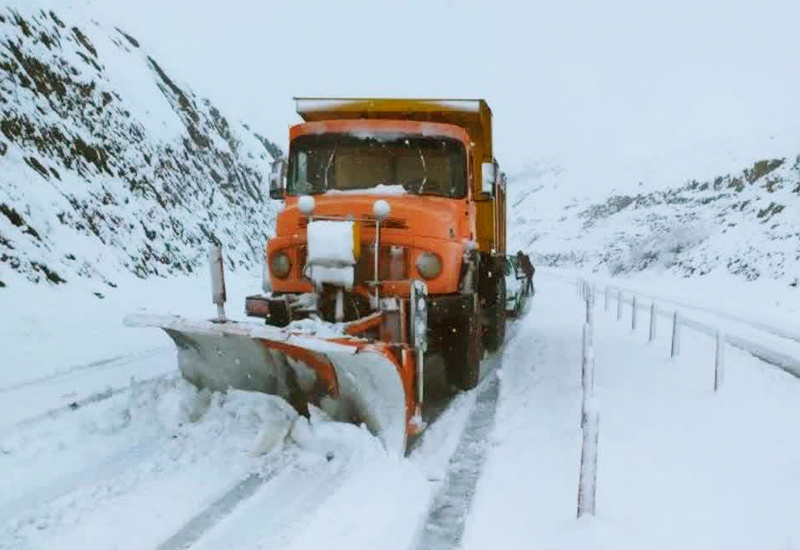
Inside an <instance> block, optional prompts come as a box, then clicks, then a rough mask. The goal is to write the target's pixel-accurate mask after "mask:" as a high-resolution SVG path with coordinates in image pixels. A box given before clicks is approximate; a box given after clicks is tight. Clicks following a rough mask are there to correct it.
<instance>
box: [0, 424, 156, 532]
mask: <svg viewBox="0 0 800 550" xmlns="http://www.w3.org/2000/svg"><path fill="white" fill-rule="evenodd" d="M161 444H162V440H161V439H160V438H158V437H151V438H148V439H145V440H144V441H141V442H140V443H138V444H136V445H133V446H131V447H128V448H126V449H122V450H120V451H118V452H116V453H114V454H113V455H111V456H109V457H107V458H106V459H105V460H102V461H99V462H95V463H92V464H89V465H87V466H86V467H85V468H83V469H81V470H79V471H77V472H72V473H70V474H67V475H63V476H61V477H59V478H57V479H55V480H53V481H51V482H50V483H47V484H46V485H43V486H39V487H34V488H31V490H30V491H28V492H27V493H26V494H25V496H24V497H21V498H18V499H15V500H12V501H9V502H6V503H0V525H1V524H3V523H4V522H6V521H8V520H10V519H13V518H15V517H19V516H21V515H24V514H25V513H26V512H28V511H29V510H33V509H36V508H38V507H41V506H44V505H46V504H48V503H50V502H53V501H55V500H57V499H58V498H60V497H62V496H65V495H67V494H69V493H73V492H75V491H77V490H79V489H81V488H83V487H86V486H90V485H97V484H100V483H104V482H107V481H109V480H110V479H113V478H114V477H116V476H118V475H119V474H121V473H122V472H124V471H126V470H127V469H129V468H132V467H134V466H136V465H138V464H140V463H141V462H142V461H144V460H145V459H146V458H147V457H149V456H152V455H153V454H155V453H156V451H157V450H158V449H159V447H160V446H161Z"/></svg>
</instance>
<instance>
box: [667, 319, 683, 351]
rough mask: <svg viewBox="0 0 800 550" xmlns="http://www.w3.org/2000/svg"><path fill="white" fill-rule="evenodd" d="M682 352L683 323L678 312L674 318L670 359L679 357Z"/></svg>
mask: <svg viewBox="0 0 800 550" xmlns="http://www.w3.org/2000/svg"><path fill="white" fill-rule="evenodd" d="M680 352H681V322H680V319H679V318H678V310H675V314H674V315H673V316H672V347H671V348H670V357H673V358H674V357H677V356H678V355H679V354H680Z"/></svg>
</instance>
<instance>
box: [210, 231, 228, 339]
mask: <svg viewBox="0 0 800 550" xmlns="http://www.w3.org/2000/svg"><path fill="white" fill-rule="evenodd" d="M208 260H209V262H208V263H209V267H210V269H211V301H212V302H213V303H214V304H216V306H217V321H219V322H220V323H224V322H225V321H227V318H226V317H225V300H226V296H225V266H224V264H223V261H222V248H220V247H219V246H218V245H214V246H212V247H211V248H210V249H209V250H208Z"/></svg>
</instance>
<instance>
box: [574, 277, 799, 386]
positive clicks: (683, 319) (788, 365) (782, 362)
mask: <svg viewBox="0 0 800 550" xmlns="http://www.w3.org/2000/svg"><path fill="white" fill-rule="evenodd" d="M578 284H579V285H580V284H581V282H580V281H579V283H578ZM587 284H588V283H587ZM592 288H594V287H592ZM603 294H604V297H605V298H604V299H605V301H604V303H605V309H606V310H608V307H609V302H610V301H611V300H612V299H616V300H615V301H616V302H617V319H621V318H622V306H623V305H624V304H627V305H630V306H631V308H633V305H634V304H636V310H637V311H638V310H639V309H645V310H646V309H651V331H652V330H654V329H653V328H652V325H653V324H654V321H652V319H653V316H654V315H659V316H661V317H665V318H667V319H669V318H672V320H673V335H675V334H676V333H677V336H673V340H675V338H677V339H678V340H677V342H673V353H672V355H673V356H674V355H677V352H678V351H679V349H680V327H681V326H687V327H689V328H691V329H693V330H695V331H697V332H700V333H702V334H705V335H706V336H709V337H710V338H715V339H716V338H718V335H719V334H721V332H720V330H719V329H718V328H717V327H715V326H713V325H710V324H707V323H704V322H702V321H698V320H696V319H692V318H691V317H687V316H686V315H685V314H683V313H680V310H679V309H678V308H670V309H664V308H662V307H659V306H656V307H655V308H653V307H652V305H653V304H657V303H658V302H657V301H656V299H652V302H650V304H648V303H647V302H644V301H642V300H637V299H636V298H637V294H636V293H633V292H629V293H628V295H629V296H626V293H625V291H623V290H621V289H620V288H618V287H614V286H607V285H606V286H604V290H603ZM614 294H616V296H613V295H614ZM620 296H621V297H622V299H621V300H620ZM676 314H677V317H676ZM631 317H632V318H634V316H633V315H632V316H631ZM676 318H677V326H676V325H675V322H676ZM632 322H633V321H632ZM754 327H755V328H759V327H758V326H757V325H754ZM772 329H776V327H769V329H765V328H764V329H759V330H765V331H767V332H770V333H772V334H777V335H782V334H781V333H786V334H787V336H786V337H791V339H793V340H794V337H795V336H796V335H795V334H794V333H792V332H789V331H780V330H779V331H776V330H772ZM654 338H655V334H652V335H651V338H650V340H651V341H652V340H653V339H654ZM722 340H723V343H725V344H729V345H731V346H732V347H734V348H736V349H739V350H742V351H744V352H746V353H749V354H750V355H752V356H753V357H756V358H757V359H760V360H761V361H764V362H765V363H768V364H770V365H773V366H776V367H778V368H780V369H782V370H784V371H786V372H787V373H789V374H791V375H793V376H795V377H797V378H800V359H798V358H796V357H792V356H791V355H788V354H785V353H782V352H779V351H776V350H774V349H770V348H768V347H766V346H764V345H762V344H760V343H758V342H756V341H754V340H751V339H750V338H746V337H743V336H738V335H735V334H728V333H725V334H722ZM676 346H677V348H678V349H677V350H675V347H676Z"/></svg>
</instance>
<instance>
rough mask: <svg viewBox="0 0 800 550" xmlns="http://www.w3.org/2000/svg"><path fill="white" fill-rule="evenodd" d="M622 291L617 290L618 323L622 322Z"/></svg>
mask: <svg viewBox="0 0 800 550" xmlns="http://www.w3.org/2000/svg"><path fill="white" fill-rule="evenodd" d="M622 302H623V299H622V291H621V290H617V321H620V320H622Z"/></svg>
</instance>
